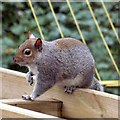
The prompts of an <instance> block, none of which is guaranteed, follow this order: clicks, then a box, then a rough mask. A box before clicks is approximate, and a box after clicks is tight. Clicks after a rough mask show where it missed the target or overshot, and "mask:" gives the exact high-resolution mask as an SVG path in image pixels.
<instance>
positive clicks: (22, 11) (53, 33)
mask: <svg viewBox="0 0 120 120" xmlns="http://www.w3.org/2000/svg"><path fill="white" fill-rule="evenodd" d="M52 5H53V8H54V10H55V13H56V16H57V19H58V21H59V23H60V27H61V29H62V32H63V34H64V36H65V37H74V38H76V39H81V37H80V35H79V33H78V31H77V28H76V25H75V23H74V20H73V18H72V15H71V13H70V11H69V7H68V5H67V4H66V3H65V2H64V3H55V2H54V3H52ZM105 5H106V7H107V10H108V12H109V13H110V16H111V18H112V21H113V24H114V26H115V27H116V30H118V29H119V27H120V25H119V23H118V12H119V4H118V3H115V2H114V3H113V2H111V3H109V2H106V3H105ZM71 6H72V8H73V11H74V13H75V16H76V18H77V20H78V23H79V26H80V29H81V31H82V33H83V36H84V38H85V40H86V42H87V44H88V47H89V48H90V50H91V51H92V53H93V56H94V58H95V61H96V67H97V68H98V71H99V73H100V76H101V78H102V79H103V80H104V79H106V80H110V79H119V78H118V74H117V72H116V71H115V68H114V66H113V64H112V62H111V59H110V57H109V55H108V52H107V51H106V48H105V46H104V44H103V41H102V39H101V36H100V34H99V32H98V30H97V28H96V25H95V23H94V21H93V18H92V16H91V13H90V11H89V9H88V6H87V4H86V3H85V2H77V3H75V2H72V3H71ZM91 6H92V8H93V10H94V13H95V16H96V18H97V21H98V23H99V25H100V28H101V31H102V32H103V35H104V37H105V39H106V42H107V44H108V46H109V48H110V49H111V52H112V54H113V57H114V59H115V61H116V63H117V65H118V66H120V59H119V58H118V56H119V54H118V53H120V47H119V46H118V45H119V44H118V41H117V40H116V36H115V34H114V32H113V30H112V28H111V26H110V24H109V21H108V19H107V16H106V14H105V12H104V10H103V8H102V6H101V3H99V2H96V3H95V2H94V3H91ZM33 7H34V9H35V13H36V15H37V18H38V21H39V24H40V26H41V28H42V31H43V34H44V36H45V39H46V40H48V41H51V40H54V39H56V38H60V37H61V36H60V33H59V30H58V28H57V25H56V23H55V20H54V17H53V14H52V13H51V10H50V7H49V5H48V3H47V2H39V3H37V2H34V3H33ZM0 10H1V11H2V25H1V23H0V26H2V35H1V33H0V36H2V66H3V67H5V68H9V69H14V70H18V71H23V72H26V71H27V69H26V68H25V67H19V66H18V65H16V64H15V63H14V62H13V61H12V57H13V56H14V54H15V52H16V50H17V49H18V46H19V45H20V44H21V43H22V42H23V41H25V39H26V37H27V33H28V31H31V32H33V33H34V34H35V36H36V37H41V36H40V34H39V31H38V28H37V25H36V22H35V20H34V17H33V15H32V12H31V9H30V7H29V5H28V3H25V2H23V3H22V2H21V3H20V2H16V3H12V2H3V3H0ZM0 39H1V37H0ZM0 42H1V40H0ZM114 93H116V92H114Z"/></svg>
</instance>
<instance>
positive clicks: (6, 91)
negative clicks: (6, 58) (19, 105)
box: [0, 68, 33, 99]
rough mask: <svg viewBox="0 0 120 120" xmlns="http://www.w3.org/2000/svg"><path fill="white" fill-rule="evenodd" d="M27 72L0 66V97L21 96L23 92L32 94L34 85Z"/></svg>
mask: <svg viewBox="0 0 120 120" xmlns="http://www.w3.org/2000/svg"><path fill="white" fill-rule="evenodd" d="M25 76H26V75H25V73H21V72H16V71H13V70H8V69H5V68H0V86H2V87H1V88H2V89H0V93H2V94H0V98H3V99H4V98H11V99H12V98H21V96H22V95H23V94H30V93H31V92H32V89H33V86H30V85H29V84H28V83H27V81H26V79H25Z"/></svg>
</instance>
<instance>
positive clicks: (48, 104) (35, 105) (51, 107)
mask: <svg viewBox="0 0 120 120" xmlns="http://www.w3.org/2000/svg"><path fill="white" fill-rule="evenodd" d="M0 102H2V103H5V104H9V105H14V106H17V107H21V108H25V109H29V110H32V111H36V112H41V113H45V114H49V115H53V116H57V117H62V114H61V112H62V102H61V101H57V100H47V101H43V100H42V101H40V100H36V101H26V100H22V99H2V100H0Z"/></svg>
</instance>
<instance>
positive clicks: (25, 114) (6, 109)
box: [0, 102, 57, 119]
mask: <svg viewBox="0 0 120 120" xmlns="http://www.w3.org/2000/svg"><path fill="white" fill-rule="evenodd" d="M0 111H1V112H2V118H41V119H43V118H57V117H55V116H51V115H46V114H43V113H39V112H35V111H31V110H27V109H23V108H20V107H16V106H12V105H8V104H4V103H1V102H0Z"/></svg>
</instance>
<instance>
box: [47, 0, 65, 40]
mask: <svg viewBox="0 0 120 120" xmlns="http://www.w3.org/2000/svg"><path fill="white" fill-rule="evenodd" d="M48 3H49V6H50V9H51V11H52V14H53V17H54V19H55V22H56V24H57V26H58V30H59V32H60V34H61V37H62V38H63V37H64V35H63V33H62V30H61V28H60V25H59V22H58V20H57V17H56V15H55V12H54V9H53V6H52V4H51V1H50V0H48Z"/></svg>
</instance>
